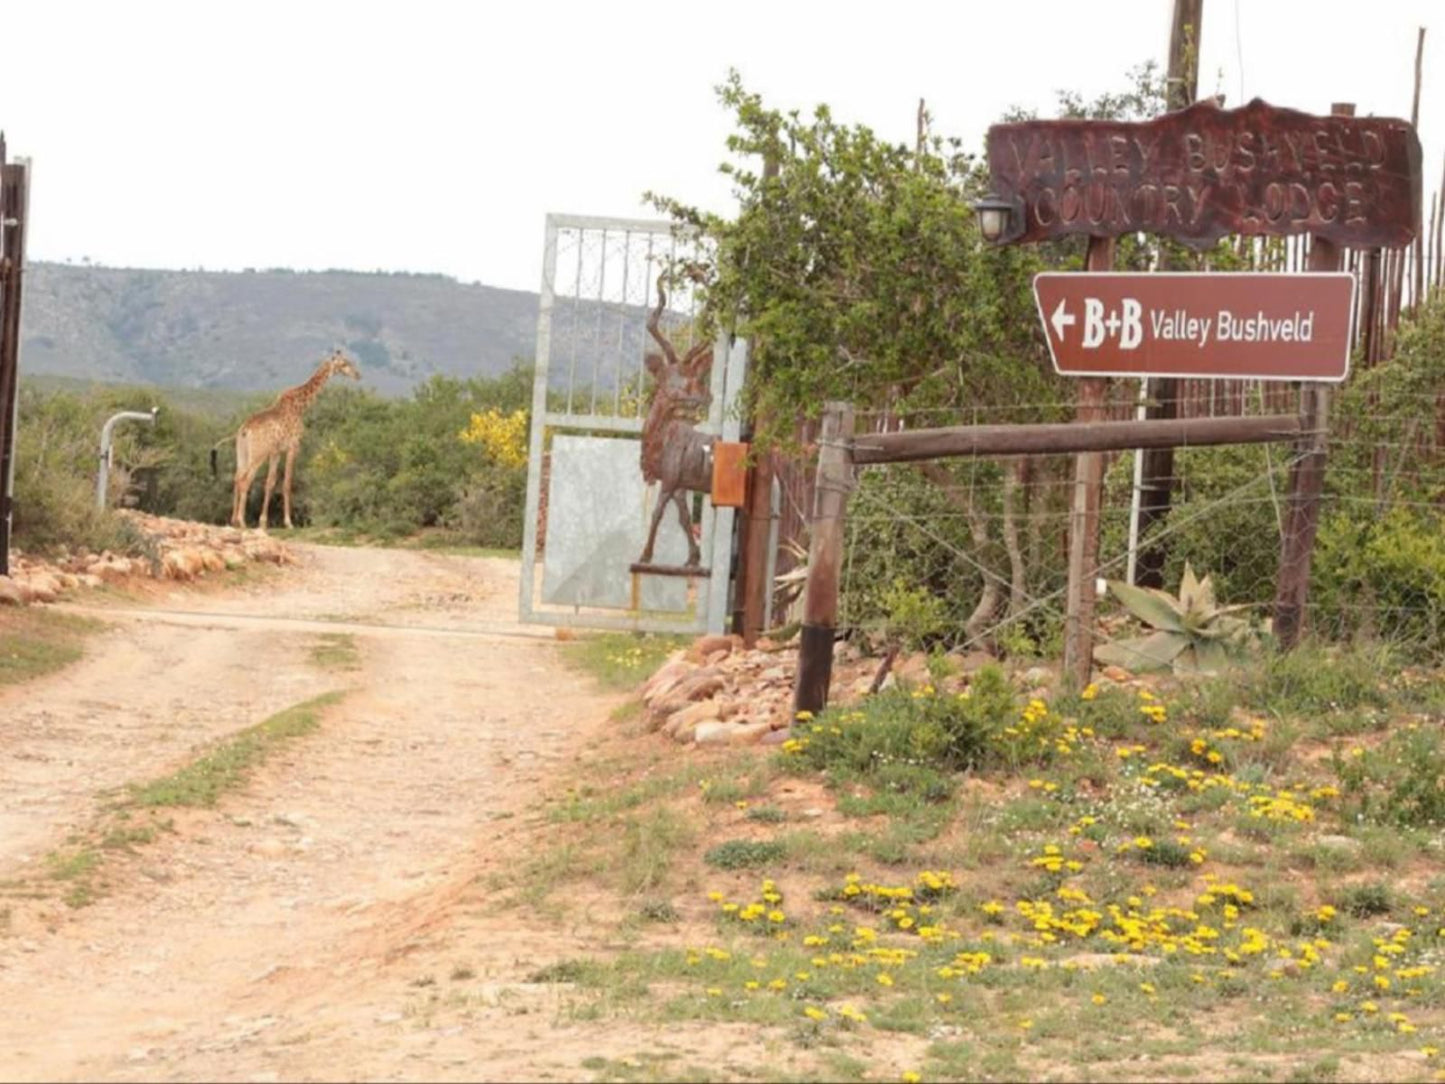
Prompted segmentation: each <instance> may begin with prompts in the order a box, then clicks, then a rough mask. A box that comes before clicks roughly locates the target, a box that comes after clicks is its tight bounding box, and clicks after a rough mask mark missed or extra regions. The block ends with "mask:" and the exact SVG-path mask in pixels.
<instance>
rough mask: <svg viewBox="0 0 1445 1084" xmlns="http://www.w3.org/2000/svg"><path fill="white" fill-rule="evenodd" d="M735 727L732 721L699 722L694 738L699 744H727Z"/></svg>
mask: <svg viewBox="0 0 1445 1084" xmlns="http://www.w3.org/2000/svg"><path fill="white" fill-rule="evenodd" d="M735 729H736V728H735V727H734V726H733V725H732V724H731V723H699V724H698V727H697V730H695V731H694V732H693V737H692V740H693V741H694V742H696V743H697V744H698V745H727V744H728V742H729V739H730V738H731V735H732V732H733V730H735Z"/></svg>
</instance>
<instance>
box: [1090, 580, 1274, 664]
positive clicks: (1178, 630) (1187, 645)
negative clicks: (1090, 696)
mask: <svg viewBox="0 0 1445 1084" xmlns="http://www.w3.org/2000/svg"><path fill="white" fill-rule="evenodd" d="M1109 589H1110V590H1111V591H1113V592H1114V595H1115V596H1116V597H1117V598H1118V599H1119V601H1120V602H1122V603H1123V604H1124V605H1125V607H1126V608H1128V610H1129V612H1130V613H1132V614H1133V615H1134V616H1135V617H1137V618H1138V619H1139V620H1140V621H1143V622H1144V623H1145V624H1146V625H1148V626H1150V628H1152V629H1153V630H1154V631H1153V632H1151V633H1150V634H1149V635H1148V636H1140V637H1138V638H1137V639H1133V640H1120V641H1117V642H1115V643H1112V644H1105V645H1104V646H1102V647H1100V648H1099V649H1098V650H1096V651H1095V652H1094V657H1095V658H1096V659H1098V660H1100V661H1101V662H1105V663H1109V664H1111V665H1115V666H1122V667H1124V668H1125V669H1128V670H1135V671H1139V670H1163V669H1166V668H1168V667H1173V669H1174V672H1175V673H1177V674H1198V673H1212V672H1217V671H1219V670H1223V669H1224V668H1225V667H1226V666H1228V665H1229V659H1230V656H1231V655H1235V654H1238V653H1239V651H1240V650H1241V649H1243V648H1244V646H1245V645H1246V644H1247V643H1248V641H1249V638H1250V629H1249V623H1248V622H1247V621H1245V620H1244V619H1243V618H1241V617H1234V616H1231V615H1233V614H1237V613H1239V611H1241V610H1247V609H1249V608H1250V607H1249V605H1248V604H1245V605H1242V606H1220V605H1218V604H1217V603H1216V602H1215V600H1214V586H1213V585H1212V584H1211V583H1210V582H1209V577H1208V576H1205V577H1204V579H1202V580H1199V579H1196V578H1195V576H1194V569H1192V568H1190V567H1189V565H1188V564H1185V566H1184V578H1183V579H1182V580H1181V581H1180V583H1179V597H1178V598H1175V597H1174V596H1172V595H1170V594H1168V593H1167V592H1165V591H1159V590H1156V589H1154V588H1152V587H1134V586H1133V585H1131V584H1127V583H1123V582H1121V581H1118V580H1111V581H1110V583H1109Z"/></svg>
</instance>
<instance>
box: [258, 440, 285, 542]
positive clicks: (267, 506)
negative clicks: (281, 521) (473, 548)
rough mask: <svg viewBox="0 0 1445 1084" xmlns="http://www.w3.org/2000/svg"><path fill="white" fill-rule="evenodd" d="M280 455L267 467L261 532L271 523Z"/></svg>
mask: <svg viewBox="0 0 1445 1084" xmlns="http://www.w3.org/2000/svg"><path fill="white" fill-rule="evenodd" d="M280 459H281V457H280V456H279V455H273V456H271V461H270V463H269V464H268V465H267V467H266V496H265V497H264V498H263V499H262V501H261V530H263V531H264V530H265V529H266V528H267V526H269V525H270V523H271V494H272V493H274V492H275V491H276V465H277V463H279V462H280Z"/></svg>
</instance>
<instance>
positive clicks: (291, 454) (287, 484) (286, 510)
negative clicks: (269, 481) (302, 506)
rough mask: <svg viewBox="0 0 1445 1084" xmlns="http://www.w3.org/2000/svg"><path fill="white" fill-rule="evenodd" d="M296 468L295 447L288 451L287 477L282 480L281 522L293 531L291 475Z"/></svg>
mask: <svg viewBox="0 0 1445 1084" xmlns="http://www.w3.org/2000/svg"><path fill="white" fill-rule="evenodd" d="M295 466H296V449H295V447H294V446H293V447H291V448H287V449H286V476H285V477H284V478H282V479H281V513H282V516H281V521H282V522H283V523H285V524H286V529H287V530H288V531H289V530H290V529H291V473H292V471H293V470H294V468H295Z"/></svg>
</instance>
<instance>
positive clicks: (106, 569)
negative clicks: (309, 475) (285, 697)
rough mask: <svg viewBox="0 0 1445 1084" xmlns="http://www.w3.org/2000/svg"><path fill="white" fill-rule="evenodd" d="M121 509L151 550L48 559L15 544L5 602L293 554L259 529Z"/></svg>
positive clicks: (2, 593)
mask: <svg viewBox="0 0 1445 1084" xmlns="http://www.w3.org/2000/svg"><path fill="white" fill-rule="evenodd" d="M121 514H122V515H125V516H126V517H127V518H128V519H129V520H130V521H131V523H133V524H134V525H135V527H136V529H137V530H138V531H139V532H140V533H141V534H142V535H144V536H145V537H146V538H147V539H149V541H150V544H151V545H150V547H149V548H150V550H151V554H152V555H151V556H147V557H126V556H122V555H120V554H115V553H111V552H110V551H109V550H107V551H105V552H103V553H91V552H89V551H88V550H84V549H80V550H73V551H69V552H65V551H62V552H60V553H57V554H56V555H55V556H54V557H53V558H51V559H49V560H44V559H41V558H39V557H33V556H30V555H27V554H24V553H21V552H20V551H19V550H12V551H11V561H10V575H9V576H8V577H5V576H0V605H6V604H8V605H12V606H24V605H28V604H29V603H32V602H54V601H55V600H56V599H58V598H60V597H61V596H62V595H64V594H67V593H69V592H72V591H77V590H80V589H82V588H94V587H99V586H100V585H101V584H103V583H123V582H125V581H127V580H130V579H132V578H133V577H144V578H150V579H167V580H183V581H184V580H195V579H199V578H200V577H202V576H205V575H206V574H207V573H209V572H223V571H226V570H228V569H237V568H241V567H242V566H243V565H247V564H250V563H253V562H261V563H268V564H276V565H280V564H287V563H289V562H290V561H291V560H292V559H293V558H292V557H291V554H290V552H289V551H288V550H287V548H286V547H285V546H284V545H283V544H282V543H280V542H277V541H276V540H275V539H273V538H270V537H269V536H267V535H265V534H263V533H261V532H260V531H242V530H237V529H236V528H234V527H213V526H211V525H209V524H205V523H190V522H188V521H186V520H179V519H166V518H164V517H162V516H148V515H142V514H140V513H135V512H124V513H121Z"/></svg>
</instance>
